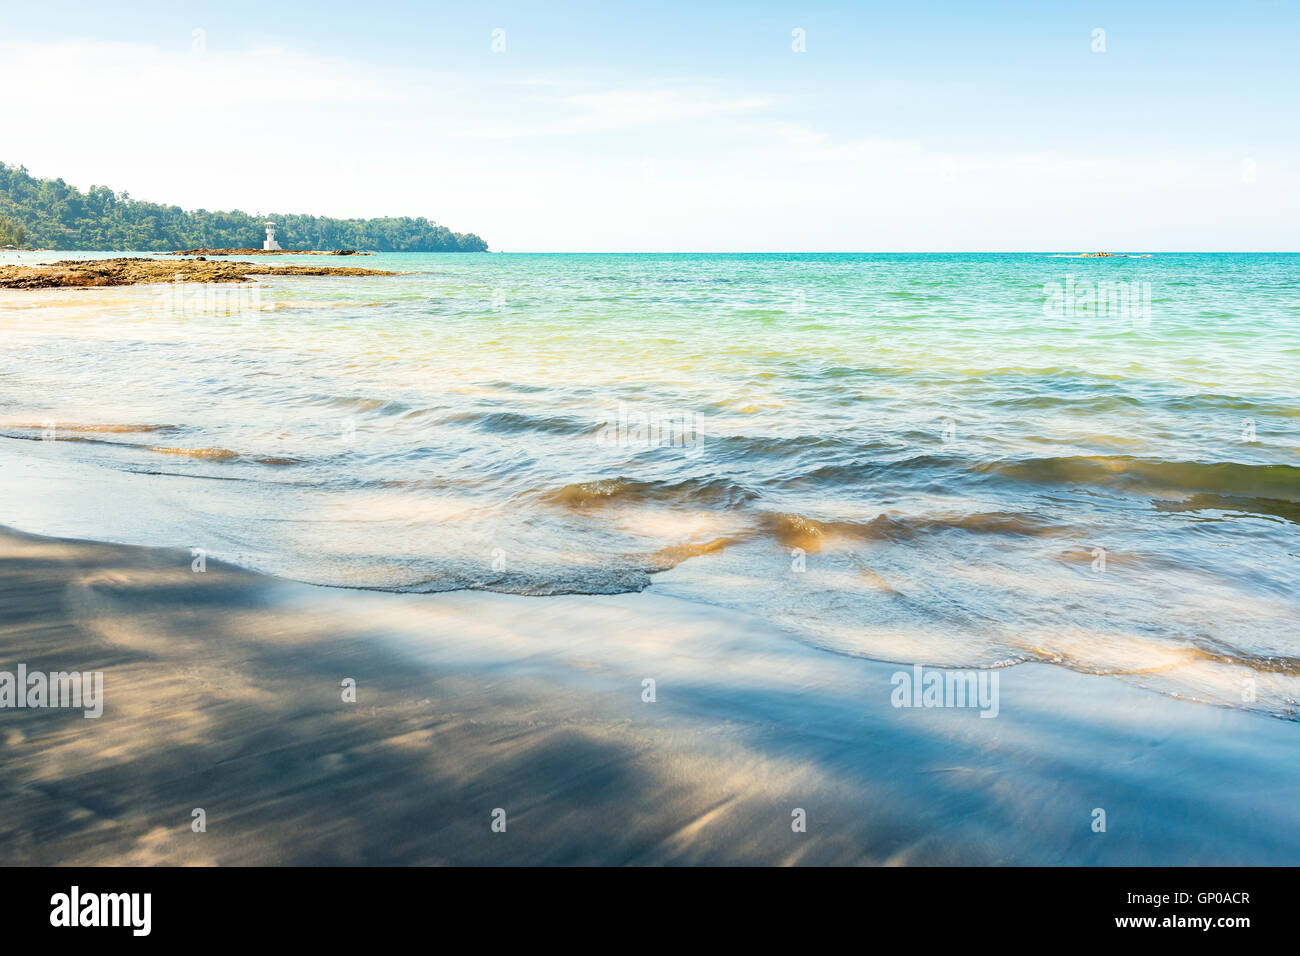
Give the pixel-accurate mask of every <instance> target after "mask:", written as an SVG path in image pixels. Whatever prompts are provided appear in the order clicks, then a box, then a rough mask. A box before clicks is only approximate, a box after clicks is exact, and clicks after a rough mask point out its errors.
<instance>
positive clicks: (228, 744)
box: [0, 531, 1300, 865]
mask: <svg viewBox="0 0 1300 956" xmlns="http://www.w3.org/2000/svg"><path fill="white" fill-rule="evenodd" d="M192 560H193V559H192V557H191V554H190V552H189V551H188V550H183V549H147V548H137V547H126V546H116V545H106V544H97V543H85V542H77V541H67V540H59V539H51V538H43V537H36V536H31V535H26V534H21V533H17V532H12V531H6V532H3V533H0V669H7V670H10V671H12V670H13V669H14V668H15V667H16V665H18V664H19V663H25V664H26V665H27V666H28V668H29V669H32V670H47V671H57V670H77V671H81V672H91V671H102V672H103V675H104V710H103V715H102V717H100V718H98V719H88V718H86V717H84V716H83V715H82V712H81V711H79V710H68V709H62V710H61V709H50V708H47V709H5V710H3V711H0V721H3V727H2V728H0V740H2V741H3V751H2V753H3V757H2V758H0V759H2V760H3V766H4V773H3V775H0V810H2V812H0V846H3V847H4V848H5V849H4V860H3V862H5V863H6V864H49V863H68V864H468V863H479V864H482V863H486V864H512V863H515V864H523V863H529V864H594V863H607V864H687V863H697V864H746V863H763V864H885V865H895V864H920V865H925V864H955V863H980V864H1102V865H1105V864H1117V863H1126V864H1133V863H1136V864H1266V863H1293V862H1294V861H1295V859H1297V857H1298V856H1300V829H1298V828H1297V827H1296V825H1295V817H1294V806H1295V805H1296V801H1297V798H1300V767H1297V765H1296V764H1295V762H1294V761H1288V760H1279V759H1277V757H1278V754H1281V753H1287V752H1289V751H1290V749H1291V748H1292V746H1293V736H1294V725H1293V724H1291V723H1290V722H1287V721H1282V720H1277V719H1273V718H1269V717H1266V716H1261V715H1259V714H1255V713H1247V712H1244V711H1239V710H1234V709H1230V708H1224V707H1217V706H1209V705H1203V704H1198V703H1193V702H1189V701H1182V700H1176V699H1172V698H1170V697H1167V696H1164V695H1161V694H1156V693H1152V692H1148V691H1145V690H1142V689H1140V688H1137V687H1134V686H1132V685H1129V684H1124V683H1120V682H1119V681H1116V680H1114V679H1112V678H1107V677H1096V676H1088V675H1081V674H1077V673H1073V672H1070V671H1066V670H1063V669H1060V668H1054V667H1051V666H1049V665H1044V664H1024V665H1020V666H1016V667H1011V668H1006V669H1004V670H1002V671H1001V673H1000V678H1001V683H1000V686H1001V702H1000V708H999V713H998V717H997V719H991V720H986V719H981V718H980V716H979V712H978V711H976V710H972V709H947V710H944V709H931V710H927V709H914V708H896V707H894V706H893V705H892V704H891V689H892V687H891V675H892V674H894V673H896V672H898V671H899V669H900V668H899V666H898V665H893V664H886V663H878V662H873V661H867V660H862V659H854V658H848V657H845V656H842V655H837V654H832V653H828V652H826V651H821V650H815V649H812V648H809V647H807V646H805V645H802V644H800V643H797V642H794V641H790V640H789V639H787V638H786V637H785V636H784V635H782V634H780V633H779V632H777V631H775V630H773V629H772V628H771V627H770V625H768V624H766V623H764V622H762V621H759V620H758V619H752V618H748V617H746V616H745V615H743V614H739V613H736V612H734V611H724V610H721V609H717V610H715V609H711V608H708V607H707V606H703V605H699V604H691V603H687V602H684V601H679V600H676V599H673V598H668V597H662V596H658V595H655V594H654V593H652V592H645V593H641V594H626V595H617V596H608V597H591V596H560V597H549V598H530V597H520V596H512V595H501V594H489V593H480V592H456V593H450V594H438V595H430V594H391V593H378V592H364V591H346V590H340V589H330V588H322V587H316V586H310V585H305V584H298V583H293V582H288V581H283V580H277V579H275V578H271V577H266V576H261V575H257V574H254V573H251V572H248V571H244V570H240V569H237V568H233V567H230V566H227V565H223V564H221V563H219V562H215V561H208V563H207V565H206V570H205V571H203V572H196V571H194V570H193V569H192ZM348 678H351V679H353V680H355V681H356V702H355V703H345V702H344V700H343V692H342V691H341V686H342V683H343V682H344V681H345V679H348ZM646 678H651V679H653V680H654V681H655V700H654V701H653V702H646V701H644V700H643V681H644V680H645V679H646ZM196 808H202V809H203V810H204V812H205V814H206V824H207V825H206V832H202V833H199V832H194V830H193V829H192V826H191V823H192V813H193V811H194V810H195V809H196ZM1096 808H1103V809H1105V811H1106V819H1107V828H1106V832H1104V833H1102V832H1094V830H1093V826H1092V824H1093V819H1094V810H1095V809H1096ZM497 809H501V810H504V811H505V820H506V828H505V832H494V830H493V828H492V823H493V819H494V816H493V813H494V811H495V810H497ZM796 809H802V810H804V811H805V813H806V819H807V827H806V832H803V833H799V832H794V830H793V829H792V826H791V821H792V813H793V812H794V811H795V810H796Z"/></svg>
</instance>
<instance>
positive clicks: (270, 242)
mask: <svg viewBox="0 0 1300 956" xmlns="http://www.w3.org/2000/svg"><path fill="white" fill-rule="evenodd" d="M279 248H280V244H279V243H278V242H276V241H275V223H273V222H268V223H267V224H266V242H264V243H262V249H263V250H264V251H267V252H269V251H270V250H272V249H279Z"/></svg>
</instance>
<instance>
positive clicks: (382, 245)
mask: <svg viewBox="0 0 1300 956" xmlns="http://www.w3.org/2000/svg"><path fill="white" fill-rule="evenodd" d="M267 220H272V221H274V222H275V224H276V230H275V231H276V240H277V241H278V242H279V243H280V245H282V246H284V247H285V248H286V249H360V250H365V251H370V252H485V251H486V250H487V247H488V246H487V243H486V242H484V241H483V240H482V239H480V238H479V237H478V236H476V235H474V234H473V233H462V232H452V231H451V230H450V229H448V228H447V227H446V226H439V225H437V224H436V223H432V222H430V221H429V220H428V219H425V218H424V217H419V218H411V217H409V216H400V217H398V216H387V217H383V218H379V219H331V218H328V217H326V216H307V215H286V214H284V213H270V214H267V215H251V214H249V213H245V212H240V211H239V210H235V211H233V212H209V211H208V210H206V209H196V210H192V211H186V210H184V209H181V207H180V206H164V205H160V204H158V203H151V202H142V201H140V200H138V199H132V198H131V197H130V195H129V194H127V193H125V192H123V193H120V194H119V193H115V192H114V191H113V190H111V189H109V188H108V187H107V186H92V187H90V191H89V192H82V191H81V190H79V189H77V188H76V187H75V186H69V185H68V184H67V183H65V182H64V181H63V180H62V179H37V178H35V177H34V176H32V175H30V174H29V173H28V172H27V170H26V168H25V167H22V166H9V165H6V164H5V163H0V246H5V245H14V246H20V247H26V248H36V249H87V250H102V251H112V250H138V251H141V252H155V251H170V250H175V249H193V248H197V247H200V246H202V247H206V248H212V249H241V248H250V247H252V248H261V245H262V240H263V239H264V238H265V237H266V222H267Z"/></svg>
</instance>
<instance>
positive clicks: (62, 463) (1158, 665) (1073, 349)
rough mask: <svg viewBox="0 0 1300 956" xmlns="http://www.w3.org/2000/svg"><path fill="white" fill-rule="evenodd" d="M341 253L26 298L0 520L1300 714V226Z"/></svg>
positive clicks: (322, 572) (5, 408)
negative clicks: (632, 250) (309, 267)
mask: <svg viewBox="0 0 1300 956" xmlns="http://www.w3.org/2000/svg"><path fill="white" fill-rule="evenodd" d="M24 256H25V257H24V260H23V261H31V260H32V255H31V254H24ZM68 257H71V256H70V254H68V253H61V254H59V255H58V256H57V258H68ZM47 258H56V257H51V256H47ZM4 261H13V254H9V255H8V256H6V257H5V258H4ZM267 261H270V262H274V263H285V264H287V263H290V262H298V261H301V262H315V263H320V262H322V260H319V259H301V260H299V259H297V258H289V257H283V258H276V259H274V260H267ZM324 262H325V264H347V265H360V266H366V267H371V268H380V269H391V270H394V271H400V272H401V273H402V274H401V275H398V276H393V277H364V278H289V277H285V278H271V279H267V280H264V281H262V282H259V283H258V284H257V286H256V287H254V288H253V289H245V290H244V291H243V293H242V294H241V293H240V292H239V291H238V289H239V287H222V288H220V289H215V290H213V289H211V288H210V287H209V290H206V293H207V294H206V296H204V295H202V294H200V293H203V292H204V291H205V290H203V289H199V290H198V291H197V292H195V291H194V290H193V289H192V288H190V289H189V291H186V290H185V289H182V290H176V289H171V288H168V287H135V288H124V289H107V290H58V291H46V292H33V293H7V294H5V295H4V297H3V298H0V338H2V339H3V350H2V351H0V435H2V436H4V437H3V438H0V487H2V490H3V502H2V503H0V522H2V523H4V524H8V525H11V526H15V527H19V528H24V529H26V530H31V531H36V532H42V533H52V534H64V535H70V536H82V537H91V538H102V539H107V540H116V541H127V542H130V543H139V544H167V545H181V546H185V547H194V548H202V549H203V550H204V551H205V552H206V553H207V554H208V555H209V556H212V557H219V558H225V559H228V560H232V561H235V562H237V563H240V564H244V565H246V566H249V567H252V568H256V569H259V570H264V571H269V572H273V573H277V574H281V575H285V576H288V577H292V578H295V579H299V580H304V581H309V582H313V583H319V584H326V585H333V586H344V587H366V588H382V589H393V590H413V591H428V592H438V591H446V590H451V589H462V588H478V589H487V590H499V591H506V592H515V593H523V594H532V595H538V596H539V599H544V596H545V595H549V594H556V593H571V592H577V593H592V594H616V593H620V592H625V591H632V590H640V589H644V588H647V587H650V588H654V589H656V590H660V591H663V592H664V593H667V594H671V595H675V596H678V597H681V598H683V599H686V600H690V601H697V602H705V603H709V604H716V605H723V606H727V607H734V608H736V609H737V610H739V611H744V612H747V613H753V614H757V615H760V616H762V617H764V618H766V619H768V620H770V621H773V622H774V623H776V624H777V625H779V626H780V627H782V628H784V629H785V630H786V631H787V632H788V633H789V634H790V636H791V639H793V640H801V641H805V642H808V643H810V644H813V645H815V646H818V647H822V648H824V649H826V650H827V651H828V652H832V653H841V654H849V655H856V656H866V657H873V658H879V659H884V660H897V661H906V662H916V661H919V662H923V663H932V664H940V665H952V666H972V667H988V666H998V665H1003V664H1008V663H1014V662H1017V661H1023V660H1047V661H1054V662H1057V663H1060V664H1062V665H1064V666H1069V667H1073V668H1076V669H1079V670H1084V671H1090V672H1096V673H1105V674H1117V675H1123V676H1124V678H1125V679H1128V680H1134V681H1138V682H1141V683H1143V684H1146V685H1148V686H1150V687H1152V688H1153V689H1156V690H1160V691H1163V692H1167V693H1175V694H1183V695H1186V696H1190V697H1194V698H1197V699H1201V700H1207V701H1212V702H1215V703H1219V704H1224V705H1231V706H1246V707H1251V708H1255V709H1260V710H1263V711H1266V712H1269V713H1275V714H1281V715H1293V714H1294V713H1295V712H1296V710H1297V697H1298V696H1300V638H1298V637H1297V628H1296V624H1297V621H1300V613H1297V612H1298V611H1300V600H1298V599H1297V594H1298V593H1300V569H1298V565H1297V555H1298V554H1300V534H1297V521H1298V520H1300V398H1297V393H1296V385H1297V382H1298V381H1300V332H1298V326H1300V256H1296V255H1217V254H1216V255H1210V254H1205V255H1173V254H1170V255H1156V256H1152V257H1150V258H1108V259H1078V258H1053V257H1049V256H1043V255H1028V254H1007V255H965V254H961V255H959V254H952V255H491V254H482V255H409V254H408V255H381V256H374V257H366V258H357V259H348V260H342V262H340V261H339V260H324ZM1134 283H1136V285H1134ZM1121 284H1122V285H1121ZM187 288H189V287H187ZM1098 288H1100V290H1101V292H1102V295H1101V296H1100V304H1099V301H1098V298H1097V296H1096V295H1095V294H1094V295H1093V296H1092V297H1091V298H1090V297H1089V291H1092V292H1093V293H1095V292H1096V291H1097V289H1098ZM254 293H255V294H254ZM1121 296H1123V299H1121ZM47 438H48V439H52V440H43V439H47ZM430 600H436V596H435V595H431V596H430ZM611 639H616V638H615V637H611Z"/></svg>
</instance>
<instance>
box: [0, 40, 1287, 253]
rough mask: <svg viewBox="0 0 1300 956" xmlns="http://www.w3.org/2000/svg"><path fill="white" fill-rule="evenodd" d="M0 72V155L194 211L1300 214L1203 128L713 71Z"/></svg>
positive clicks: (1178, 229) (859, 226) (738, 235)
mask: <svg viewBox="0 0 1300 956" xmlns="http://www.w3.org/2000/svg"><path fill="white" fill-rule="evenodd" d="M597 80H599V78H597ZM532 81H537V82H532ZM0 85H2V87H3V88H4V89H6V90H9V91H11V92H10V95H9V97H8V99H7V100H6V117H5V123H3V124H0V159H3V160H4V161H6V162H10V163H22V164H24V165H26V166H28V167H29V168H30V169H31V170H32V171H33V173H35V174H37V175H45V176H62V177H63V178H65V179H66V180H68V181H69V182H72V183H74V184H76V185H78V186H82V187H86V186H89V185H90V184H92V183H103V184H106V185H109V186H112V187H113V188H115V189H118V190H122V189H127V190H129V191H130V192H131V194H132V195H134V196H137V197H139V198H143V199H150V200H154V201H159V202H170V203H176V204H178V205H182V206H185V207H186V208H197V207H204V208H208V209H228V208H242V209H245V210H247V211H258V212H272V211H274V212H314V213H319V214H322V215H336V216H374V215H400V214H407V215H427V216H429V217H430V218H432V219H435V220H436V221H439V222H442V223H445V224H446V225H448V226H449V227H451V228H453V229H458V230H467V231H474V232H477V233H479V234H480V235H481V236H483V237H484V238H485V239H487V240H488V241H489V242H490V243H491V244H492V246H493V248H496V249H506V250H510V251H529V250H557V251H563V250H574V251H581V250H652V249H664V250H673V249H681V250H834V249H847V250H864V251H869V250H889V249H898V250H927V249H929V250H936V249H1006V250H1012V249H1066V250H1082V249H1090V248H1112V249H1142V248H1151V249H1170V248H1184V249H1186V248H1201V249H1233V248H1240V249H1246V248H1253V249H1260V248H1264V249H1268V248H1273V249H1285V248H1290V247H1293V246H1294V244H1295V243H1294V237H1293V235H1292V234H1291V231H1290V223H1291V222H1294V221H1295V219H1296V218H1297V217H1300V188H1298V186H1300V178H1298V175H1297V169H1296V164H1295V162H1294V160H1291V159H1283V158H1279V157H1276V156H1269V155H1267V154H1258V153H1257V154H1255V155H1252V156H1251V157H1250V158H1251V161H1252V163H1253V165H1252V166H1251V167H1250V169H1251V176H1252V178H1251V180H1250V181H1249V182H1247V181H1245V179H1244V178H1243V174H1242V159H1243V157H1240V156H1235V155H1229V153H1228V152H1227V151H1226V150H1225V149H1222V148H1220V147H1218V146H1216V145H1215V144H1213V143H1206V144H1195V145H1194V146H1192V147H1190V148H1187V147H1184V148H1178V149H1173V148H1171V149H1169V150H1167V151H1164V152H1150V151H1148V152H1145V153H1136V152H1134V151H1132V150H1130V149H1126V148H1125V146H1124V144H1123V143H1115V144H1110V143H1107V142H1105V141H1099V142H1098V144H1097V146H1096V148H1090V149H1089V150H1088V151H1087V152H1086V153H1085V152H1071V151H1063V150H1054V149H1048V148H1043V149H1036V148H1030V149H1026V148H1025V144H1026V142H1027V141H1028V140H1027V139H1026V138H1025V137H1027V136H1029V135H1030V134H1031V132H1032V131H1030V130H1025V131H1024V133H1025V137H1022V138H1021V139H1019V140H1018V141H1016V142H1008V143H1007V145H1006V148H1005V149H1002V150H999V149H997V148H996V144H995V145H994V146H990V145H989V140H987V139H986V140H984V141H983V143H982V147H981V148H977V147H976V146H975V145H972V146H971V147H969V148H965V149H961V148H953V147H952V145H951V140H949V141H947V143H946V144H945V146H944V147H943V148H938V147H936V146H935V145H934V143H933V142H930V141H927V138H926V137H925V136H924V135H921V134H912V135H909V136H907V137H894V136H891V135H890V130H889V129H887V128H884V127H879V128H875V127H873V125H872V123H871V122H870V121H869V120H868V119H867V118H866V117H865V116H864V117H863V118H857V117H852V116H851V117H847V118H846V117H845V116H843V115H840V116H837V117H832V118H827V119H824V120H822V121H820V122H818V121H814V120H813V119H811V118H809V117H813V116H824V115H826V114H825V113H815V112H809V111H808V110H807V109H806V108H805V107H807V106H808V104H807V102H806V101H802V100H800V99H799V98H798V97H796V96H795V95H793V94H790V93H785V92H783V93H779V94H770V93H767V92H765V91H762V90H755V89H745V90H739V91H738V90H735V89H729V88H728V87H727V86H726V85H725V84H723V83H721V82H720V81H718V80H716V79H715V80H710V81H691V80H689V79H686V78H676V79H673V80H671V81H660V82H656V83H654V84H649V85H646V86H642V87H638V86H635V85H630V84H628V83H625V82H624V83H600V82H597V81H595V80H592V78H590V77H588V78H586V79H585V81H581V82H580V81H579V79H578V78H577V77H574V78H570V79H566V80H564V81H559V80H551V79H546V78H544V77H538V76H532V77H528V78H525V79H520V78H518V77H512V76H510V75H501V74H498V73H496V72H487V73H484V74H482V75H476V76H473V77H468V78H466V77H464V76H454V77H447V76H442V75H440V74H438V73H437V72H435V71H432V70H429V69H427V68H425V67H424V66H422V65H416V66H410V67H407V66H402V65H400V64H398V65H393V66H391V67H383V68H381V67H377V66H368V65H364V64H360V63H355V62H351V61H348V60H343V59H336V58H330V57H321V56H316V55H313V54H309V53H305V52H303V51H300V50H294V49H291V48H285V47H272V46H261V47H256V48H251V49H247V50H242V51H220V50H212V49H209V51H208V52H207V53H206V54H201V55H200V54H194V53H191V52H190V51H189V50H188V49H186V50H182V51H168V50H162V49H159V48H157V47H150V46H145V45H138V44H121V43H99V42H93V41H88V40H79V41H67V42H58V43H47V44H38V45H30V44H29V45H21V46H20V45H13V44H9V45H4V46H0ZM817 105H820V106H823V107H824V106H825V105H826V104H825V103H824V102H822V103H820V104H817ZM832 122H834V123H835V126H834V127H830V126H828V125H826V124H829V123H832ZM934 133H935V135H936V136H937V135H942V134H943V133H944V131H943V130H935V131H934ZM524 137H530V138H527V139H524Z"/></svg>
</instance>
